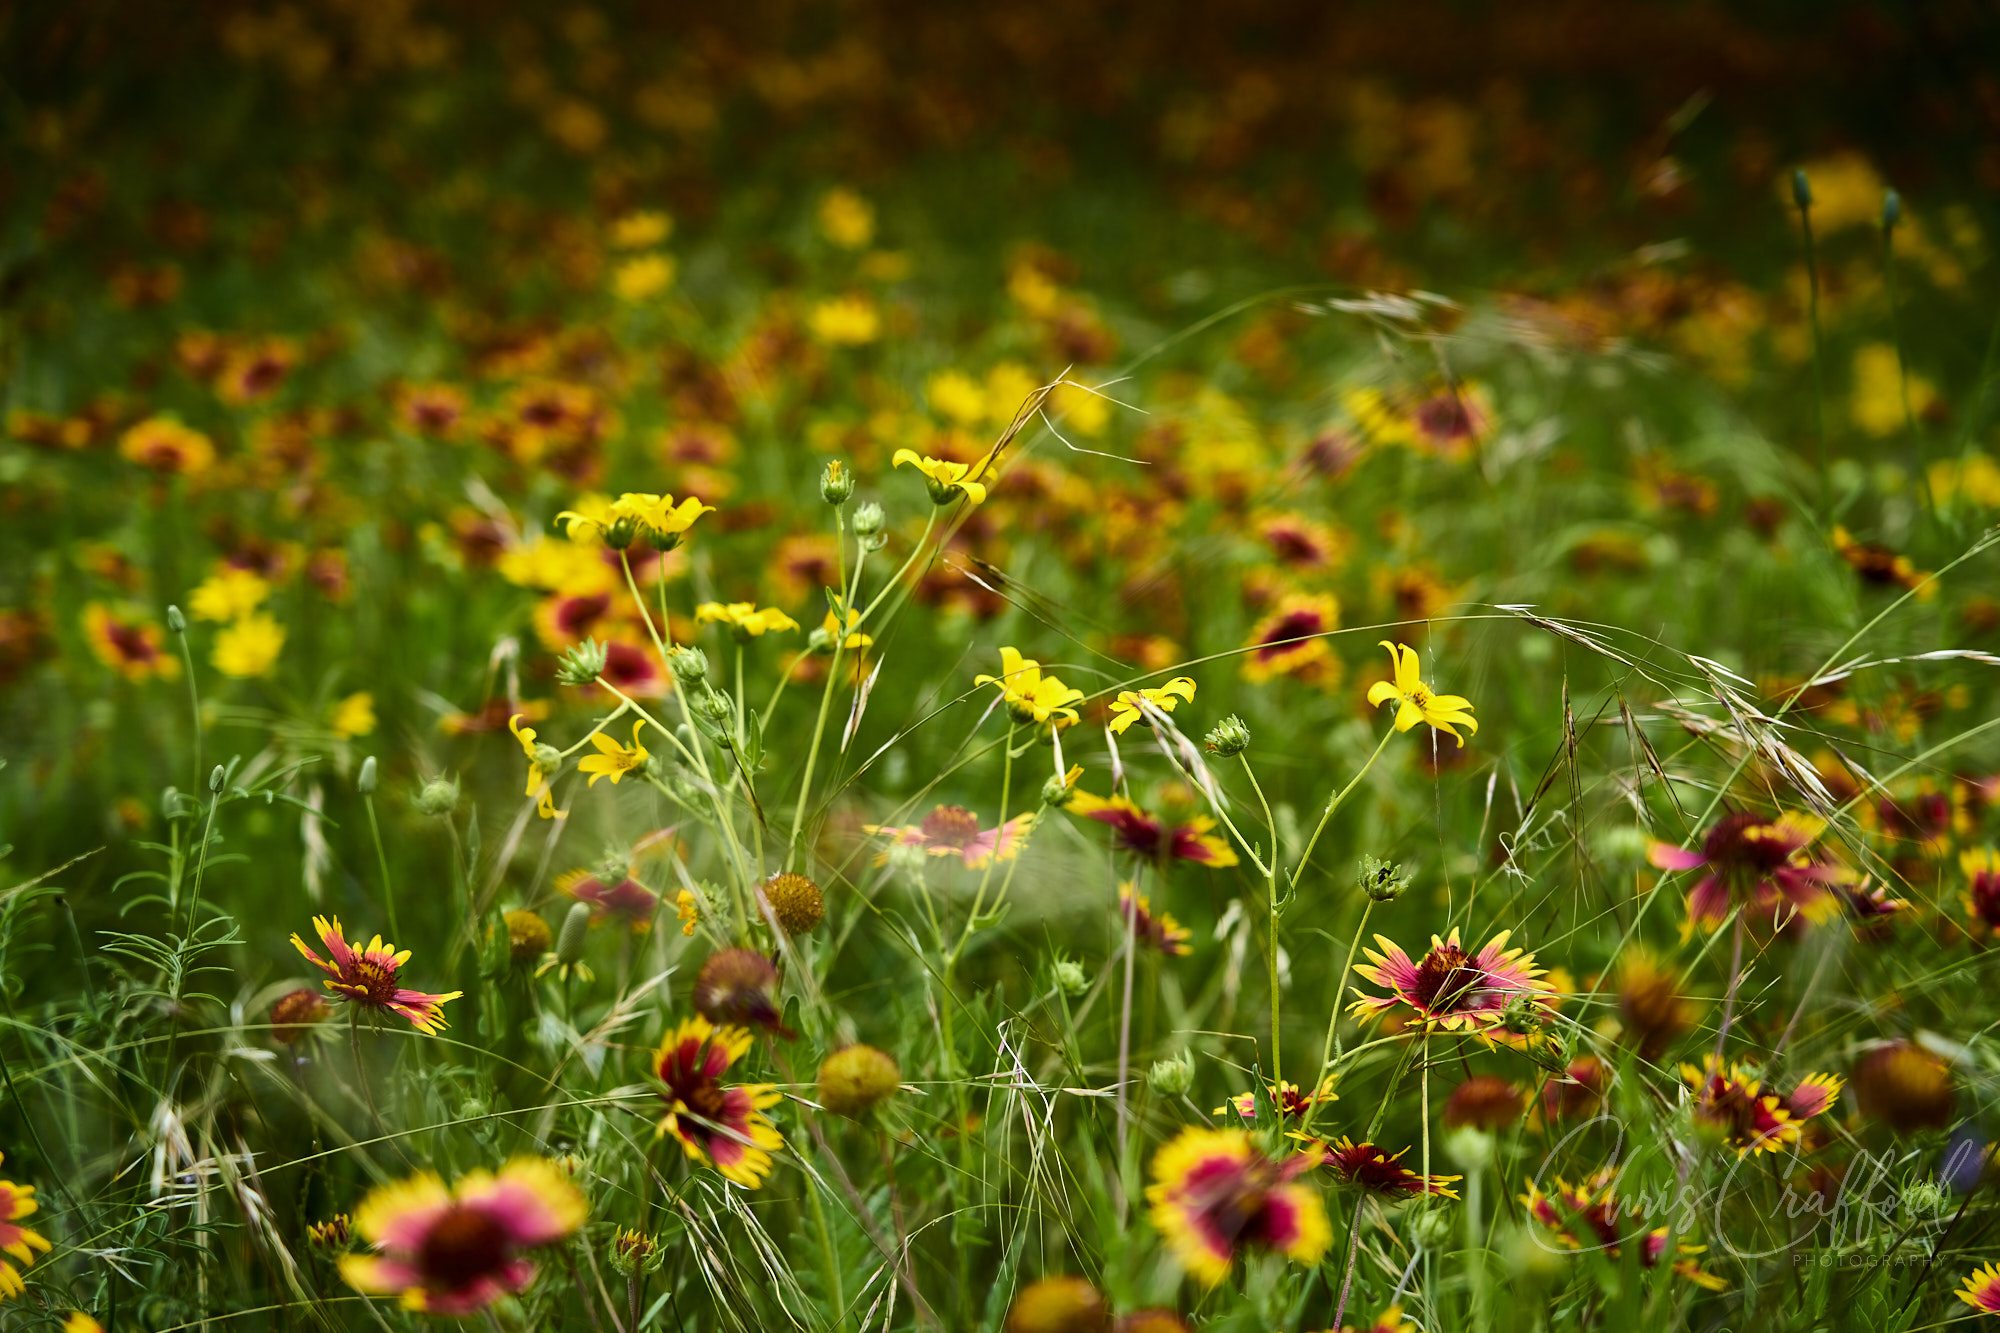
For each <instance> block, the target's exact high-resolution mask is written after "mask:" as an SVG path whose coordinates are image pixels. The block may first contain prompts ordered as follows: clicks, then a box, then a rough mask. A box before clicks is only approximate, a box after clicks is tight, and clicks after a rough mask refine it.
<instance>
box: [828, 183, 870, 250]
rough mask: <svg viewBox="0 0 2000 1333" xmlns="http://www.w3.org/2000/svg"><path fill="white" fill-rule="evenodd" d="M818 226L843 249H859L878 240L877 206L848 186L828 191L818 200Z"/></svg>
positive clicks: (830, 239)
mask: <svg viewBox="0 0 2000 1333" xmlns="http://www.w3.org/2000/svg"><path fill="white" fill-rule="evenodd" d="M819 229H820V231H821V232H822V233H823V234H824V235H825V236H826V239H828V240H829V241H832V242H833V243H834V244H835V245H837V246H839V247H840V248H841V249H843V250H859V249H861V248H862V247H863V246H865V245H867V244H868V242H870V241H872V240H873V239H875V209H874V208H873V207H872V206H871V205H870V204H869V202H868V201H867V200H866V199H863V198H862V197H861V196H860V195H858V194H856V193H855V192H854V191H852V190H850V189H847V188H845V187H840V188H836V189H832V190H828V191H827V192H826V193H825V194H824V195H823V196H821V198H820V201H819Z"/></svg>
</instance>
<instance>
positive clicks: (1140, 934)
mask: <svg viewBox="0 0 2000 1333" xmlns="http://www.w3.org/2000/svg"><path fill="white" fill-rule="evenodd" d="M1118 915H1119V918H1120V919H1121V920H1124V921H1127V922H1129V923H1131V929H1132V938H1133V939H1135V940H1137V941H1138V942H1139V943H1141V944H1144V945H1146V946H1148V947H1150V948H1153V949H1157V950H1159V951H1160V952H1161V953H1163V954H1166V955H1168V956H1169V957H1172V958H1179V957H1182V956H1184V955H1185V954H1187V953H1188V952H1189V946H1188V939H1189V938H1190V937H1189V935H1188V931H1187V928H1186V927H1185V926H1183V925H1181V923H1180V922H1178V921H1176V920H1174V918H1173V917H1172V916H1171V915H1170V914H1168V913H1166V912H1154V911H1153V904H1152V901H1151V900H1150V899H1148V898H1147V897H1146V895H1145V894H1143V893H1140V892H1139V891H1138V889H1137V888H1136V887H1135V886H1134V885H1133V883H1132V882H1131V881H1130V880H1127V881H1126V882H1125V883H1123V884H1120V885H1119V886H1118Z"/></svg>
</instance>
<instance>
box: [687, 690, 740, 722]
mask: <svg viewBox="0 0 2000 1333" xmlns="http://www.w3.org/2000/svg"><path fill="white" fill-rule="evenodd" d="M694 715H695V716H696V717H698V718H700V719H701V720H702V721H704V722H713V723H723V722H729V721H733V720H734V719H735V717H736V705H735V704H733V703H731V702H730V701H729V696H728V695H726V694H724V693H723V692H722V691H721V690H703V691H702V692H701V693H700V694H697V695H695V696H694Z"/></svg>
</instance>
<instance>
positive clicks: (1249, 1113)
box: [1210, 1079, 1340, 1123]
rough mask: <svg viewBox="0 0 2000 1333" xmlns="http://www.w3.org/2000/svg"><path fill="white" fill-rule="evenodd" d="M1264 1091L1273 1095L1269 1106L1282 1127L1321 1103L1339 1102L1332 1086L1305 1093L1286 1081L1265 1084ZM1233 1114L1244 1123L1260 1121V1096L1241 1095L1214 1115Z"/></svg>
mask: <svg viewBox="0 0 2000 1333" xmlns="http://www.w3.org/2000/svg"><path fill="white" fill-rule="evenodd" d="M1264 1090H1265V1091H1266V1092H1267V1093H1269V1094H1270V1104H1271V1106H1272V1107H1273V1108H1274V1109H1275V1110H1276V1111H1277V1113H1278V1119H1279V1121H1280V1122H1281V1123H1283V1122H1290V1121H1295V1120H1297V1121H1303V1120H1304V1119H1305V1118H1306V1116H1307V1115H1309V1114H1310V1113H1311V1112H1312V1109H1313V1107H1314V1106H1316V1105H1318V1104H1319V1103H1320V1102H1337V1101H1339V1100H1340V1098H1339V1097H1337V1096H1336V1095H1335V1094H1334V1091H1333V1085H1332V1084H1331V1083H1323V1084H1321V1085H1320V1088H1319V1091H1317V1092H1303V1091H1301V1090H1300V1088H1299V1085H1298V1084H1296V1083H1293V1082H1292V1081H1290V1080H1289V1079H1287V1080H1286V1081H1285V1082H1283V1083H1266V1084H1265V1085H1264ZM1231 1111H1234V1112H1236V1114H1237V1115H1239V1116H1241V1117H1243V1119H1245V1120H1251V1121H1254V1120H1256V1118H1257V1094H1256V1093H1254V1092H1239V1093H1237V1094H1236V1095H1235V1096H1234V1097H1231V1098H1230V1099H1229V1102H1228V1104H1227V1105H1225V1106H1218V1107H1216V1108H1215V1110H1213V1111H1212V1112H1210V1114H1211V1115H1227V1114H1228V1113H1229V1112H1231Z"/></svg>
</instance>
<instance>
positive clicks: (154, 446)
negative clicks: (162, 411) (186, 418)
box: [118, 417, 215, 476]
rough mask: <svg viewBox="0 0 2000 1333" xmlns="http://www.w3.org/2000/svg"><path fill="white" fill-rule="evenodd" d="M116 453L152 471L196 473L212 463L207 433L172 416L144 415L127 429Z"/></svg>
mask: <svg viewBox="0 0 2000 1333" xmlns="http://www.w3.org/2000/svg"><path fill="white" fill-rule="evenodd" d="M118 452H119V453H120V454H122V455H123V456H124V457H125V458H127V459H129V460H130V461H132V462H134V463H137V464H138V465H139V466H140V467H143V468H150V469H151V470H152V471H154V472H158V473H162V474H166V473H179V474H182V475H186V476H199V475H200V474H201V473H203V472H206V471H208V469H209V468H210V467H211V466H213V465H214V463H215V445H214V444H212V443H210V441H209V438H208V436H206V435H204V434H202V433H201V432H200V431H198V430H194V429H192V428H190V427H188V426H185V425H183V424H181V423H180V422H179V421H176V420H175V419H174V418H172V417H148V418H146V419H145V420H144V421H141V422H140V423H139V424H137V425H136V426H133V427H132V428H131V429H129V430H127V431H126V432H125V434H124V436H123V437H122V438H121V439H120V440H119V441H118Z"/></svg>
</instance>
